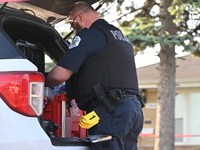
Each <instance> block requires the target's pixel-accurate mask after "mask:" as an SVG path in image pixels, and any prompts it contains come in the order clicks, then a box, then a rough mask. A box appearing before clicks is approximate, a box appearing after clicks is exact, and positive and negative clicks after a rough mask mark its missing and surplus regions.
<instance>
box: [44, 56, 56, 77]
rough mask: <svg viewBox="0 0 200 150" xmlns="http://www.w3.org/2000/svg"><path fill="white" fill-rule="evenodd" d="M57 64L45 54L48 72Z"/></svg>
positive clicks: (46, 70)
mask: <svg viewBox="0 0 200 150" xmlns="http://www.w3.org/2000/svg"><path fill="white" fill-rule="evenodd" d="M55 65H56V63H55V62H54V61H53V60H52V59H51V58H50V57H49V56H48V55H47V54H45V72H46V73H48V72H49V71H50V70H51V69H52V68H53V67H54V66H55Z"/></svg>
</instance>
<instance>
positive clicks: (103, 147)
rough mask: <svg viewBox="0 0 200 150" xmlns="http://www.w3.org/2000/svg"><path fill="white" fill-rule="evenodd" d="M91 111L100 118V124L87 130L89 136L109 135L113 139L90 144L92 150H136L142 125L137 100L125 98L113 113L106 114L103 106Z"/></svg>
mask: <svg viewBox="0 0 200 150" xmlns="http://www.w3.org/2000/svg"><path fill="white" fill-rule="evenodd" d="M93 110H94V111H95V112H96V113H97V115H98V116H99V117H100V122H99V124H97V125H95V126H94V127H92V128H90V129H89V135H95V134H103V135H104V134H110V135H112V136H113V138H112V140H108V141H103V142H98V143H92V144H91V147H92V150H137V140H138V135H139V133H140V132H141V130H142V128H143V123H144V118H143V112H142V108H141V105H140V102H139V100H137V98H135V97H134V98H132V99H131V98H125V99H124V102H123V103H122V104H121V105H119V106H117V107H116V110H115V111H114V112H113V113H109V112H107V110H106V108H105V106H104V105H99V106H98V107H96V108H94V109H93Z"/></svg>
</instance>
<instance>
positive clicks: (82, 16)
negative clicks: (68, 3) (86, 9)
mask: <svg viewBox="0 0 200 150" xmlns="http://www.w3.org/2000/svg"><path fill="white" fill-rule="evenodd" d="M77 19H78V20H79V22H80V23H82V22H84V21H85V16H84V14H83V13H77Z"/></svg>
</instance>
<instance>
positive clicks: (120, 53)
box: [67, 24, 138, 107]
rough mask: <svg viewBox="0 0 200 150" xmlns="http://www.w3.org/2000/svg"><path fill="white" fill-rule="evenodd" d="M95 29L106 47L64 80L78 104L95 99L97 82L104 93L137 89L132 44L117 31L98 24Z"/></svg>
mask: <svg viewBox="0 0 200 150" xmlns="http://www.w3.org/2000/svg"><path fill="white" fill-rule="evenodd" d="M97 28H99V29H100V30H102V31H103V32H104V33H105V35H106V36H107V40H108V43H107V45H106V46H105V48H104V49H103V50H102V51H101V52H100V53H99V54H98V55H96V56H95V57H94V58H93V59H92V61H91V62H89V63H87V64H84V65H83V66H81V68H80V69H79V71H78V73H77V74H74V75H72V77H71V78H70V79H69V80H68V81H67V94H68V95H69V97H70V98H71V99H73V98H75V99H76V102H77V104H79V102H81V101H82V100H84V99H91V100H92V99H93V98H94V96H95V94H94V90H93V86H94V85H95V84H97V83H99V82H100V83H101V84H102V85H103V87H104V89H105V90H108V89H113V88H120V89H133V90H138V79H137V74H136V68H135V61H134V54H133V47H132V45H131V44H130V43H129V41H128V39H127V38H126V37H125V36H124V35H123V34H122V33H121V31H120V30H119V29H118V28H116V27H114V26H112V25H110V24H101V25H99V26H97ZM97 36H98V35H97ZM87 101H88V100H87ZM79 107H81V106H79Z"/></svg>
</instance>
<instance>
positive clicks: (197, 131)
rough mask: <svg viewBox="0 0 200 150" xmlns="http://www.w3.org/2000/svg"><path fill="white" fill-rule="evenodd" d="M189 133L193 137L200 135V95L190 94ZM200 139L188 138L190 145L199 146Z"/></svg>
mask: <svg viewBox="0 0 200 150" xmlns="http://www.w3.org/2000/svg"><path fill="white" fill-rule="evenodd" d="M188 110H189V113H188V133H189V134H191V135H200V119H199V115H200V93H191V94H189V103H188ZM199 141H200V137H190V138H188V143H191V144H196V143H198V144H199Z"/></svg>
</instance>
